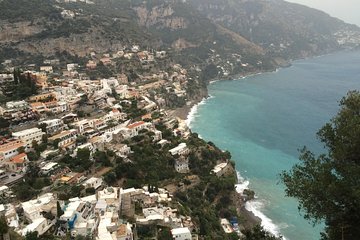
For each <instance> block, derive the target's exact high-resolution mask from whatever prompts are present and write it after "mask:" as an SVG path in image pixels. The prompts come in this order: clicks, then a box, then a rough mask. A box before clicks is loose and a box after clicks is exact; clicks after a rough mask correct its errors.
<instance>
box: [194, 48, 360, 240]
mask: <svg viewBox="0 0 360 240" xmlns="http://www.w3.org/2000/svg"><path fill="white" fill-rule="evenodd" d="M349 90H360V51H344V52H338V53H335V54H330V55H325V56H321V57H316V58H311V59H305V60H298V61H295V62H293V63H292V66H291V67H288V68H283V69H279V70H277V71H276V72H269V73H262V74H257V75H253V76H248V77H244V78H241V79H237V80H228V81H227V80H225V81H215V82H213V83H211V84H210V85H209V95H210V97H209V98H207V99H204V100H203V101H202V102H201V103H200V104H198V105H196V106H194V107H193V108H192V110H191V112H190V114H189V116H188V119H187V123H188V125H189V126H190V128H191V130H192V131H193V132H197V133H198V134H199V136H200V137H201V138H203V139H205V140H206V141H212V142H213V143H215V144H216V145H217V146H219V147H220V148H221V149H223V150H228V151H230V152H231V154H232V159H233V160H234V161H235V162H236V169H237V171H238V178H239V184H237V185H236V188H237V190H238V191H239V192H241V191H242V190H243V189H245V188H250V189H252V190H254V191H255V192H256V199H255V200H252V201H250V202H248V203H246V208H247V209H248V210H250V211H252V212H253V213H254V214H255V215H256V216H258V217H260V218H261V219H262V225H263V226H264V228H265V229H267V230H268V231H270V232H272V233H274V234H276V235H282V236H283V237H284V238H285V239H289V240H298V239H299V240H302V239H304V240H313V239H319V238H320V232H321V231H322V230H323V225H322V224H319V225H315V226H313V224H312V223H311V222H308V221H306V220H304V218H303V213H301V212H299V210H298V208H297V206H298V202H297V200H296V199H293V198H289V197H286V196H285V191H284V186H283V185H282V184H281V182H280V178H279V174H280V173H281V172H282V171H284V170H289V169H290V168H291V167H292V166H293V165H294V164H296V163H298V162H299V160H298V157H299V149H301V148H302V147H303V146H307V147H308V148H309V149H310V150H312V151H313V152H314V153H316V154H320V153H325V152H326V149H325V148H324V146H323V145H322V143H320V141H319V140H318V139H317V137H316V133H317V131H318V130H319V129H320V128H321V127H322V126H323V125H324V124H325V123H327V122H329V121H330V119H331V118H332V117H333V116H335V115H336V113H337V112H338V110H339V101H340V100H341V98H342V97H344V96H345V95H346V94H347V92H348V91H349ZM319 191H321V189H319Z"/></svg>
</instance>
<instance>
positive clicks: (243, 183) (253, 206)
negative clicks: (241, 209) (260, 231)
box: [235, 171, 288, 240]
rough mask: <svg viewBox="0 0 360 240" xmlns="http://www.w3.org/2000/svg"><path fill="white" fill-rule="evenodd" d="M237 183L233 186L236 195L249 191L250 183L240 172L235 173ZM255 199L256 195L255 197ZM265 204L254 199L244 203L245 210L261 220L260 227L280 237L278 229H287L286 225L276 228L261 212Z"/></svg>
mask: <svg viewBox="0 0 360 240" xmlns="http://www.w3.org/2000/svg"><path fill="white" fill-rule="evenodd" d="M236 175H237V179H238V183H237V184H235V189H236V191H237V192H238V193H240V194H243V192H244V190H245V189H249V184H250V181H249V180H246V179H245V178H244V177H242V176H241V174H240V172H238V171H236ZM255 197H256V195H255ZM264 206H265V203H264V201H261V200H259V199H254V200H251V201H248V202H246V203H245V208H246V210H248V211H250V212H252V213H253V214H254V215H255V216H257V217H258V218H260V219H261V225H262V226H263V227H264V229H266V230H267V231H269V232H270V233H272V234H274V235H276V236H280V235H281V234H280V229H284V228H286V227H288V225H287V224H285V223H284V224H280V225H279V226H277V225H276V224H275V223H274V222H273V221H272V220H271V219H270V218H268V217H267V216H266V215H265V214H264V213H263V212H262V211H261V210H262V209H263V208H264ZM283 239H284V240H286V238H285V237H283Z"/></svg>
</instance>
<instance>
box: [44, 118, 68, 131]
mask: <svg viewBox="0 0 360 240" xmlns="http://www.w3.org/2000/svg"><path fill="white" fill-rule="evenodd" d="M41 124H46V133H48V134H54V133H56V132H59V131H62V130H64V127H65V126H64V122H63V120H61V119H51V120H45V121H42V122H39V125H41Z"/></svg>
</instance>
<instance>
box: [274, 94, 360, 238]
mask: <svg viewBox="0 0 360 240" xmlns="http://www.w3.org/2000/svg"><path fill="white" fill-rule="evenodd" d="M340 106H341V109H340V111H339V113H338V114H337V115H336V116H335V117H334V118H333V119H332V120H331V121H330V122H329V123H327V124H326V125H325V126H324V127H322V128H321V129H320V131H319V132H318V133H317V135H318V138H319V139H320V140H321V141H322V142H323V143H324V145H325V147H326V149H327V150H328V153H327V154H322V155H320V156H315V155H314V154H313V153H312V152H310V151H309V150H308V149H307V148H303V149H302V151H301V155H300V160H301V162H300V163H298V164H296V165H295V166H294V167H293V168H292V169H291V171H288V172H283V173H282V174H281V178H282V181H283V182H284V184H285V186H286V195H287V196H289V197H295V198H297V199H298V200H299V209H301V210H303V211H304V212H305V215H304V217H305V218H306V219H308V220H312V221H313V222H314V223H319V222H321V221H324V222H325V225H326V227H325V233H324V234H323V236H322V238H323V239H360V229H359V223H360V202H359V199H360V184H359V176H360V138H359V136H360V93H359V92H357V91H353V92H349V93H348V94H347V96H346V97H344V98H343V99H342V100H341V101H340Z"/></svg>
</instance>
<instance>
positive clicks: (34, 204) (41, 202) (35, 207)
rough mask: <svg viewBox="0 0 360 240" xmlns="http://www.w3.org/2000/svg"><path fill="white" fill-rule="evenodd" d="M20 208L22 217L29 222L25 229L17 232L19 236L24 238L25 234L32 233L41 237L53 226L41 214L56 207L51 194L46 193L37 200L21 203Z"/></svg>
mask: <svg viewBox="0 0 360 240" xmlns="http://www.w3.org/2000/svg"><path fill="white" fill-rule="evenodd" d="M21 207H22V208H23V210H24V216H25V217H26V218H27V220H28V221H30V222H31V223H30V224H29V225H27V226H26V227H25V228H23V229H20V230H19V233H20V234H21V235H23V236H25V235H26V233H28V232H34V231H37V232H38V234H39V235H42V234H44V233H45V232H46V231H47V230H48V229H49V228H50V227H51V226H52V225H53V222H50V221H49V220H47V219H46V218H44V217H43V216H42V214H41V212H43V211H49V210H51V209H53V208H55V207H56V201H55V200H54V196H53V194H52V193H46V194H44V195H41V196H40V197H38V198H37V199H34V200H30V201H27V202H23V203H21Z"/></svg>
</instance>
